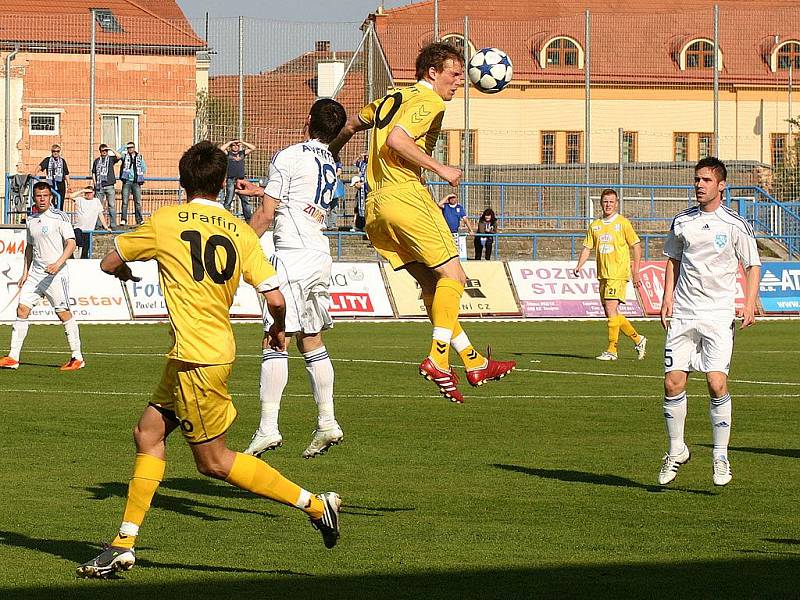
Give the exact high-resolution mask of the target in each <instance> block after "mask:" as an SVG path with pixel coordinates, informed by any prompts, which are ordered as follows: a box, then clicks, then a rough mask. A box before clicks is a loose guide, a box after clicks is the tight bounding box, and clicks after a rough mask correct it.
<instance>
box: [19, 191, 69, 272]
mask: <svg viewBox="0 0 800 600" xmlns="http://www.w3.org/2000/svg"><path fill="white" fill-rule="evenodd" d="M70 239H73V240H74V239H75V231H73V229H72V225H71V224H70V222H69V215H68V214H67V213H65V212H62V211H60V210H56V209H55V208H53V207H52V206H51V207H50V208H49V209H47V210H46V211H45V212H43V213H40V214H35V215H33V216H32V217H30V218H29V219H28V229H27V235H26V243H27V244H28V245H30V247H31V248H33V261H32V262H31V270H32V271H42V272H44V269H45V267H46V266H47V265H51V264H53V263H54V262H56V261H57V260H58V259H59V258H61V255H62V254H64V244H65V243H66V241H67V240H70Z"/></svg>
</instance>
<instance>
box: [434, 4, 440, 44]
mask: <svg viewBox="0 0 800 600" xmlns="http://www.w3.org/2000/svg"><path fill="white" fill-rule="evenodd" d="M433 41H434V42H438V41H439V0H433Z"/></svg>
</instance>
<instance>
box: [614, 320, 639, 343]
mask: <svg viewBox="0 0 800 600" xmlns="http://www.w3.org/2000/svg"><path fill="white" fill-rule="evenodd" d="M617 319H619V328H620V330H621V331H622V333H624V334H625V335H627V336H628V337H629V338H631V339H632V340H633V343H634V344H638V343H639V342H641V341H642V336H640V335H639V334H638V333H636V329H634V328H633V325H631V322H630V321H628V318H627V317H626V316H625V315H617Z"/></svg>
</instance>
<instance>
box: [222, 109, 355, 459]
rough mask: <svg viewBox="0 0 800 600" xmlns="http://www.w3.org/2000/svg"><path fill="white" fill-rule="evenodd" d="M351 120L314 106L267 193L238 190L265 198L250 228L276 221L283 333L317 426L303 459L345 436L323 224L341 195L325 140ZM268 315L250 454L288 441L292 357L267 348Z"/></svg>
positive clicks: (248, 187) (278, 160)
mask: <svg viewBox="0 0 800 600" xmlns="http://www.w3.org/2000/svg"><path fill="white" fill-rule="evenodd" d="M346 119H347V115H346V113H345V110H344V108H343V107H342V105H341V104H339V103H338V102H336V101H335V100H330V99H322V100H318V101H316V102H315V103H314V104H313V105H312V106H311V110H310V111H309V115H308V117H307V118H306V125H305V128H306V131H307V133H308V137H309V139H308V140H307V141H305V142H302V143H300V144H294V145H293V146H289V147H288V148H285V149H284V150H281V151H279V152H278V153H277V154H276V155H275V157H274V158H273V159H272V163H271V164H270V168H269V181H268V183H267V186H266V188H265V189H263V190H262V189H261V188H260V187H259V186H256V185H254V184H252V183H250V182H241V183H239V185H238V187H239V193H242V194H244V195H250V196H261V197H262V203H261V207H260V208H259V209H258V210H257V211H256V212H255V213H254V214H253V219H252V221H251V222H250V225H251V226H252V227H253V229H255V230H256V233H257V234H258V235H259V236H261V235H262V234H263V233H264V232H265V231H266V230H267V229H268V228H269V226H270V225H271V224H272V223H273V221H274V225H275V227H274V241H275V254H274V255H273V256H272V258H271V259H270V260H271V262H272V264H273V266H274V267H275V270H276V271H277V272H278V277H279V278H280V290H281V292H282V293H283V295H284V297H285V298H286V336H287V337H289V336H294V338H295V340H296V341H297V348H298V350H300V352H302V354H303V358H304V359H305V361H306V370H307V371H308V376H309V380H310V382H311V388H312V390H313V393H314V400H315V401H316V403H317V411H318V416H317V427H316V429H315V430H314V434H313V437H312V439H311V443H310V444H309V445H308V447H307V448H306V449H305V450H304V451H303V453H302V456H303V458H313V457H314V456H317V455H319V454H323V453H325V452H326V451H327V450H328V448H330V447H331V446H333V445H336V444H338V443H339V442H341V441H342V439H343V437H344V434H343V433H342V428H341V427H340V426H339V424H338V423H337V421H336V417H335V415H334V409H333V364H332V363H331V359H330V357H329V356H328V351H327V349H326V348H325V345H324V343H323V341H322V332H323V331H324V330H325V329H330V328H331V327H332V326H333V322H332V320H331V317H330V315H329V314H328V308H329V306H330V295H329V294H328V286H329V284H330V278H331V263H332V259H331V253H330V246H329V245H328V239H327V238H326V237H325V236H324V235H323V233H322V230H323V229H324V228H325V219H326V216H327V214H328V210H329V207H330V204H331V202H332V200H333V195H334V192H335V190H336V161H335V160H334V159H333V156H332V155H331V153H330V152H329V151H328V143H330V142H331V141H332V140H333V139H335V138H336V136H337V135H339V131H340V130H341V128H342V126H343V125H344V123H345V120H346ZM269 325H270V319H269V314H268V313H266V312H265V313H264V342H263V345H262V347H263V358H262V363H261V387H260V396H261V422H260V424H259V426H258V429H257V430H256V432H255V433H254V434H253V439H252V441H251V442H250V445H249V446H248V448H247V450H245V453H246V454H251V455H254V456H260V455H261V454H263V453H264V452H266V451H267V450H272V449H274V448H277V447H278V446H280V445H281V444H283V436H282V435H281V433H280V431H279V429H278V412H279V411H280V403H281V396H282V395H283V390H284V388H285V387H286V383H287V381H288V378H289V360H288V358H289V356H288V352H286V351H279V350H274V349H273V348H271V347H270V344H269V331H268V330H269Z"/></svg>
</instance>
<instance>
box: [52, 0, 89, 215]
mask: <svg viewBox="0 0 800 600" xmlns="http://www.w3.org/2000/svg"><path fill="white" fill-rule="evenodd" d="M96 10H97V9H95V8H93V9H92V11H91V15H90V18H91V20H92V24H91V27H92V43H91V48H90V51H89V164H90V165H91V164H92V159H93V158H94V152H93V150H94V112H95V109H96V104H97V97H96V96H95V94H96V89H95V87H96V82H95V78H96V76H97V27H96V26H95V23H96V20H95V19H96V15H95V11H96ZM61 201H62V202H64V199H63V198H62V199H61Z"/></svg>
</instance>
